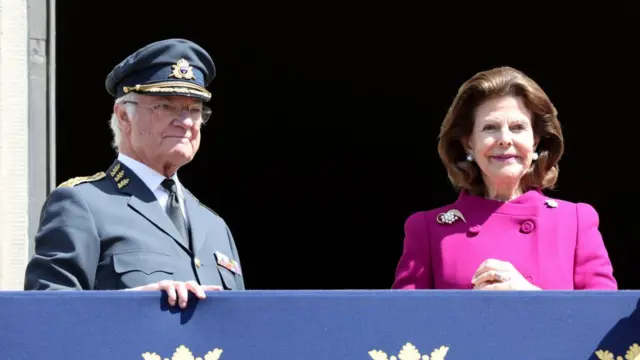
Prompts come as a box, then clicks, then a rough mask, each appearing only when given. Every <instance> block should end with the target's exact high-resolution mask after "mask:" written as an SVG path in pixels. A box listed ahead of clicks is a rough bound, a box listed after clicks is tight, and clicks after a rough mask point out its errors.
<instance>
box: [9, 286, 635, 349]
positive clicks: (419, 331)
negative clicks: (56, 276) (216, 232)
mask: <svg viewBox="0 0 640 360" xmlns="http://www.w3.org/2000/svg"><path fill="white" fill-rule="evenodd" d="M639 306H640V292H635V291H619V292H477V291H244V292H213V293H208V297H207V299H204V300H200V301H196V300H195V299H192V301H191V305H190V306H189V307H188V308H187V309H185V310H182V311H180V310H179V309H177V308H169V307H168V306H167V305H166V298H165V297H164V296H161V295H159V294H157V293H138V292H118V291H103V292H89V291H87V292H71V291H65V292H0V319H1V321H2V325H1V326H0V359H3V360H4V359H6V360H13V359H20V360H22V359H25V360H26V359H30V360H31V359H34V360H35V359H37V360H40V359H42V360H45V359H53V360H57V359H65V360H69V359H90V360H107V359H108V360H114V359H118V360H125V359H146V360H165V359H170V360H185V359H189V360H191V359H200V360H215V359H222V360H254V359H255V360H267V359H274V360H275V359H278V360H283V359H291V360H320V359H322V360H336V359H345V360H346V359H349V360H355V359H376V360H378V359H397V360H418V359H419V360H427V359H429V360H438V359H447V360H462V359H464V360H471V359H472V360H478V359H491V360H500V359H518V360H523V359H535V360H542V359H553V360H560V359H570V360H575V359H613V360H617V359H625V360H627V359H640V347H639V346H638V345H634V344H640V312H639V311H638V307H639ZM618 356H620V358H618ZM625 356H627V357H625ZM634 356H635V357H634Z"/></svg>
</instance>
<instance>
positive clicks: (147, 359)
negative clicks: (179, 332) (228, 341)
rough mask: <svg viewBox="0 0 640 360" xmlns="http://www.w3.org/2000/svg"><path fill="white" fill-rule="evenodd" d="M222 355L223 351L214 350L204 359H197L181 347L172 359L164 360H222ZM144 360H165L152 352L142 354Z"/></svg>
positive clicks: (185, 348) (186, 348)
mask: <svg viewBox="0 0 640 360" xmlns="http://www.w3.org/2000/svg"><path fill="white" fill-rule="evenodd" d="M220 355H222V349H213V350H211V351H209V352H208V353H207V354H206V355H205V356H204V357H199V356H198V357H195V356H193V354H192V353H191V350H189V348H188V347H186V346H184V345H180V346H179V347H178V348H177V349H176V352H174V353H173V356H171V359H169V358H164V360H218V359H220ZM142 358H143V359H144V360H163V359H162V356H160V355H158V354H156V353H150V352H146V353H144V354H142Z"/></svg>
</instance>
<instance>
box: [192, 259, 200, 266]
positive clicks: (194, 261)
mask: <svg viewBox="0 0 640 360" xmlns="http://www.w3.org/2000/svg"><path fill="white" fill-rule="evenodd" d="M193 263H194V264H196V267H197V268H199V267H200V265H201V264H200V259H198V258H195V259H193Z"/></svg>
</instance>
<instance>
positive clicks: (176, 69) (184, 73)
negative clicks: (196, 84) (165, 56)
mask: <svg viewBox="0 0 640 360" xmlns="http://www.w3.org/2000/svg"><path fill="white" fill-rule="evenodd" d="M171 69H173V71H172V72H171V74H169V77H174V78H176V79H187V80H194V79H195V78H196V77H195V76H194V75H193V68H192V67H191V66H189V62H188V61H187V60H185V59H180V60H178V62H177V63H176V64H175V65H171Z"/></svg>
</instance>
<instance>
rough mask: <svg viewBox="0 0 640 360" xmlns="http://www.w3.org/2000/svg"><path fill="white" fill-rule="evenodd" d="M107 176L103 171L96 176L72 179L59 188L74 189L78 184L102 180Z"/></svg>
mask: <svg viewBox="0 0 640 360" xmlns="http://www.w3.org/2000/svg"><path fill="white" fill-rule="evenodd" d="M105 176H106V174H105V173H104V172H103V171H101V172H99V173H96V174H95V175H92V176H78V177H74V178H71V179H69V180H67V181H65V182H63V183H62V184H60V185H58V187H59V188H61V187H74V186H76V185H78V184H82V183H85V182H89V181H96V180H100V179H102V178H103V177H105Z"/></svg>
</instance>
